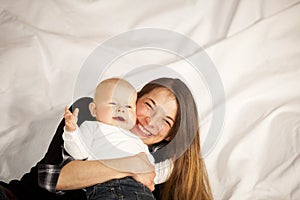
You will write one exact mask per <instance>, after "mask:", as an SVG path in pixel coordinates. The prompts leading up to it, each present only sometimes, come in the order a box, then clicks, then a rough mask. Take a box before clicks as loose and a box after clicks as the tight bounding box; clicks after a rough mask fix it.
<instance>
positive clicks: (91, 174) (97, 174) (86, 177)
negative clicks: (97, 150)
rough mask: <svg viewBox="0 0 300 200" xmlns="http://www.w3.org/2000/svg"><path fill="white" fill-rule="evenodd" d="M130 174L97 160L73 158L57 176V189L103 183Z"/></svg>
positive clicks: (71, 188)
mask: <svg viewBox="0 0 300 200" xmlns="http://www.w3.org/2000/svg"><path fill="white" fill-rule="evenodd" d="M126 176H132V174H131V173H128V172H121V171H117V170H114V169H112V168H109V167H107V166H106V165H104V164H103V163H101V162H99V161H80V160H74V161H71V162H69V163H68V164H66V165H65V166H64V167H63V168H62V170H61V172H60V174H59V177H58V181H57V185H56V189H57V190H73V189H80V188H85V187H88V186H91V185H95V184H97V183H103V182H106V181H108V180H111V179H114V178H123V177H126Z"/></svg>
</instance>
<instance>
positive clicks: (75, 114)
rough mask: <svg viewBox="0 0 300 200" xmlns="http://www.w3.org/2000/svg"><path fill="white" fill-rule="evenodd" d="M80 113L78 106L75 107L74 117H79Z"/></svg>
mask: <svg viewBox="0 0 300 200" xmlns="http://www.w3.org/2000/svg"><path fill="white" fill-rule="evenodd" d="M78 113H79V109H78V108H75V110H74V112H73V115H74V117H76V118H77V117H78Z"/></svg>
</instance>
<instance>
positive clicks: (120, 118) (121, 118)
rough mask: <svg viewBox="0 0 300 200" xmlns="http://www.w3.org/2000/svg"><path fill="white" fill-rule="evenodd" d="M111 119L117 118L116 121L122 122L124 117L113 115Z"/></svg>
mask: <svg viewBox="0 0 300 200" xmlns="http://www.w3.org/2000/svg"><path fill="white" fill-rule="evenodd" d="M113 119H114V120H117V121H120V122H124V121H125V118H124V117H120V116H117V117H113Z"/></svg>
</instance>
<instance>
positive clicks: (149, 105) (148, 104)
mask: <svg viewBox="0 0 300 200" xmlns="http://www.w3.org/2000/svg"><path fill="white" fill-rule="evenodd" d="M145 104H146V105H147V106H148V107H149V108H150V109H151V110H153V107H152V106H151V104H150V103H148V102H145Z"/></svg>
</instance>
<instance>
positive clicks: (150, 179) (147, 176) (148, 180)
mask: <svg viewBox="0 0 300 200" xmlns="http://www.w3.org/2000/svg"><path fill="white" fill-rule="evenodd" d="M154 177H155V172H149V173H143V174H133V175H132V178H134V180H136V181H137V182H140V183H142V184H143V185H145V186H146V187H147V188H149V189H150V191H153V190H154Z"/></svg>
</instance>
